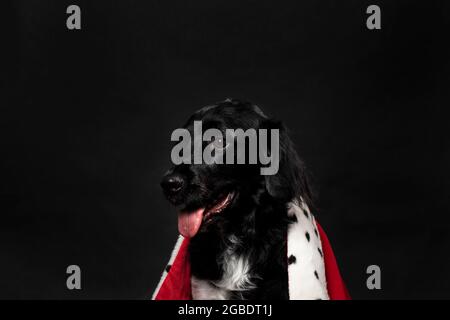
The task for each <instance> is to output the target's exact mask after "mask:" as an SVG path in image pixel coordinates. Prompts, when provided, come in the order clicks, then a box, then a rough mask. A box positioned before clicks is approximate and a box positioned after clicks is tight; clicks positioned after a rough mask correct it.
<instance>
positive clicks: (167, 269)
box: [166, 264, 172, 272]
mask: <svg viewBox="0 0 450 320" xmlns="http://www.w3.org/2000/svg"><path fill="white" fill-rule="evenodd" d="M171 267H172V265H171V264H168V265H167V266H166V272H169V271H170V268H171Z"/></svg>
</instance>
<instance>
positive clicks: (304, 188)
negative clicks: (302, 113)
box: [261, 119, 312, 206]
mask: <svg viewBox="0 0 450 320" xmlns="http://www.w3.org/2000/svg"><path fill="white" fill-rule="evenodd" d="M261 127H262V128H264V129H267V130H268V131H270V130H271V129H278V132H279V168H278V172H277V173H276V174H274V175H266V176H265V184H266V190H267V192H268V193H269V194H270V195H271V196H272V197H274V198H276V199H279V200H281V201H286V202H287V201H291V200H294V199H297V200H300V198H302V199H303V201H305V202H306V203H307V204H308V205H310V206H312V196H311V190H310V187H309V182H308V178H307V174H306V170H305V166H304V164H303V161H302V160H301V159H300V157H299V156H298V154H297V152H296V150H295V147H294V144H293V142H292V140H291V139H290V137H289V134H288V130H287V128H286V127H285V126H284V125H283V124H282V123H281V122H280V121H275V120H271V119H269V120H264V121H263V122H262V124H261ZM269 136H270V135H269ZM268 150H271V149H270V148H269V149H268Z"/></svg>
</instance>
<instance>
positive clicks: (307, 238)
mask: <svg viewBox="0 0 450 320" xmlns="http://www.w3.org/2000/svg"><path fill="white" fill-rule="evenodd" d="M305 237H306V240H308V242H309V240H311V237H310V236H309V232H308V231H306V232H305Z"/></svg>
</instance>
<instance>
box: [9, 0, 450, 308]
mask: <svg viewBox="0 0 450 320" xmlns="http://www.w3.org/2000/svg"><path fill="white" fill-rule="evenodd" d="M70 4H77V5H79V6H80V7H81V10H82V30H78V31H69V30H67V28H66V18H67V14H66V8H67V6H68V5H70ZM370 4H378V5H379V6H380V7H381V10H382V30H375V31H370V30H368V29H367V28H366V26H365V21H366V18H367V16H368V15H367V14H366V13H365V11H366V8H367V6H368V5H370ZM2 11H3V12H4V13H5V15H4V16H5V19H6V20H5V21H6V22H8V26H7V27H6V29H5V28H2V29H3V30H2V31H3V32H4V34H5V35H4V37H3V39H2V43H3V46H2V51H3V53H4V54H6V56H5V57H4V58H3V59H2V60H3V61H2V64H4V67H3V68H2V69H3V71H2V83H1V84H2V93H1V97H0V101H1V102H0V106H1V114H0V116H1V118H0V124H1V129H0V142H1V158H0V170H1V171H0V174H1V176H0V179H1V183H0V201H1V203H0V213H1V218H0V219H1V220H0V298H64V299H65V298H70V299H72V298H73V299H79V298H89V299H90V298H132V299H143V298H149V297H150V295H151V293H152V291H153V289H154V287H155V286H156V284H157V281H158V279H159V277H160V273H161V271H162V269H163V267H164V266H165V263H166V261H167V259H168V257H169V254H170V251H171V249H172V246H173V244H174V241H175V239H176V236H177V229H176V212H175V210H174V208H172V207H171V206H170V205H169V204H168V203H167V202H166V201H165V200H164V198H163V196H162V194H161V192H160V190H159V181H160V177H161V175H162V174H163V173H164V171H165V170H166V169H167V168H168V166H169V164H170V158H169V155H170V149H169V147H170V145H169V142H170V141H169V140H170V134H171V132H172V130H174V129H175V128H177V127H179V126H180V125H182V123H183V122H184V121H185V120H186V118H187V117H188V116H189V115H190V114H191V113H192V112H193V111H194V110H196V109H197V108H199V107H201V106H203V105H206V104H210V103H212V102H215V101H218V100H222V99H224V98H227V97H235V98H242V99H246V100H250V101H253V102H255V103H257V104H258V105H259V106H260V107H261V108H262V109H263V110H264V111H265V112H266V113H268V114H270V115H272V116H275V117H276V118H278V119H281V120H283V121H284V122H285V123H286V124H287V126H288V127H289V128H290V129H291V131H292V135H293V139H294V140H295V143H296V146H297V150H298V151H299V153H300V155H301V157H303V159H304V160H305V162H306V163H307V165H308V167H309V169H310V170H311V172H312V174H313V176H314V185H315V189H316V190H317V191H318V195H319V198H318V199H319V201H318V207H319V208H320V210H319V212H317V213H316V217H317V218H318V219H319V220H320V222H321V224H322V226H323V227H324V228H325V230H326V231H327V233H328V235H329V237H330V240H331V243H332V245H333V247H334V250H335V253H336V255H337V258H338V262H339V265H340V268H341V272H342V274H343V276H344V279H345V280H346V282H347V285H348V287H349V290H350V293H351V294H352V296H353V297H354V298H356V299H363V298H364V299H380V298H386V299H392V298H448V297H449V296H450V276H449V274H448V270H450V258H449V256H448V253H449V252H450V234H449V231H450V226H449V224H450V218H449V214H450V200H449V199H450V197H449V192H450V166H449V163H450V153H449V151H450V148H449V142H448V137H449V132H448V131H449V129H448V127H449V125H448V119H449V112H448V107H449V105H450V104H449V83H450V81H449V53H450V52H449V50H448V43H449V41H450V40H449V39H450V37H449V34H448V33H446V32H445V31H444V30H445V29H446V28H448V27H449V21H450V18H449V17H450V7H449V4H448V1H447V2H446V1H420V2H419V1H406V0H405V1H400V0H396V1H370V2H369V1H356V0H353V1H349V0H346V1H330V0H327V1H324V0H321V1H317V0H302V1H272V2H270V1H262V0H258V1H211V0H208V1H204V0H202V1H200V0H196V1H178V2H174V1H130V0H127V1H99V0H96V1H79V0H77V1H61V0H58V1H56V0H55V1H42V0H34V1H14V2H12V1H11V2H6V3H5V4H3V3H2ZM6 16H7V18H6ZM5 21H3V22H5ZM70 264H77V265H79V266H80V267H81V269H82V290H80V291H77V290H74V291H69V290H67V288H66V286H65V283H66V276H67V275H66V273H65V271H66V267H67V266H68V265H70ZM371 264H377V265H379V266H380V267H381V271H382V289H381V290H375V291H370V290H368V289H367V288H366V278H367V274H366V268H367V266H369V265H371Z"/></svg>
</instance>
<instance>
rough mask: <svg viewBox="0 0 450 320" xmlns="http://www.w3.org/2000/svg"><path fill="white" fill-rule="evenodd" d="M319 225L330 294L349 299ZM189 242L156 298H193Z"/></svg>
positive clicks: (328, 243) (182, 248)
mask: <svg viewBox="0 0 450 320" xmlns="http://www.w3.org/2000/svg"><path fill="white" fill-rule="evenodd" d="M317 227H318V230H319V234H320V238H321V240H322V249H323V255H324V260H325V274H326V278H327V289H328V295H329V297H330V299H331V300H349V299H350V295H349V293H348V291H347V288H346V287H345V284H344V281H343V280H342V277H341V273H340V272H339V268H338V265H337V263H336V258H335V256H334V253H333V249H332V248H331V245H330V242H329V240H328V237H327V235H326V234H325V232H324V231H323V229H322V227H321V226H320V225H319V224H317ZM188 244H189V239H187V238H186V239H184V240H183V242H182V244H181V246H180V249H179V251H178V254H177V256H176V258H175V260H174V262H173V264H172V266H171V268H170V270H169V272H168V274H167V276H166V278H165V279H164V281H163V283H162V285H161V288H160V289H159V291H158V293H157V294H156V296H155V300H192V293H191V268H190V264H189V257H188V250H187V247H188Z"/></svg>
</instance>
